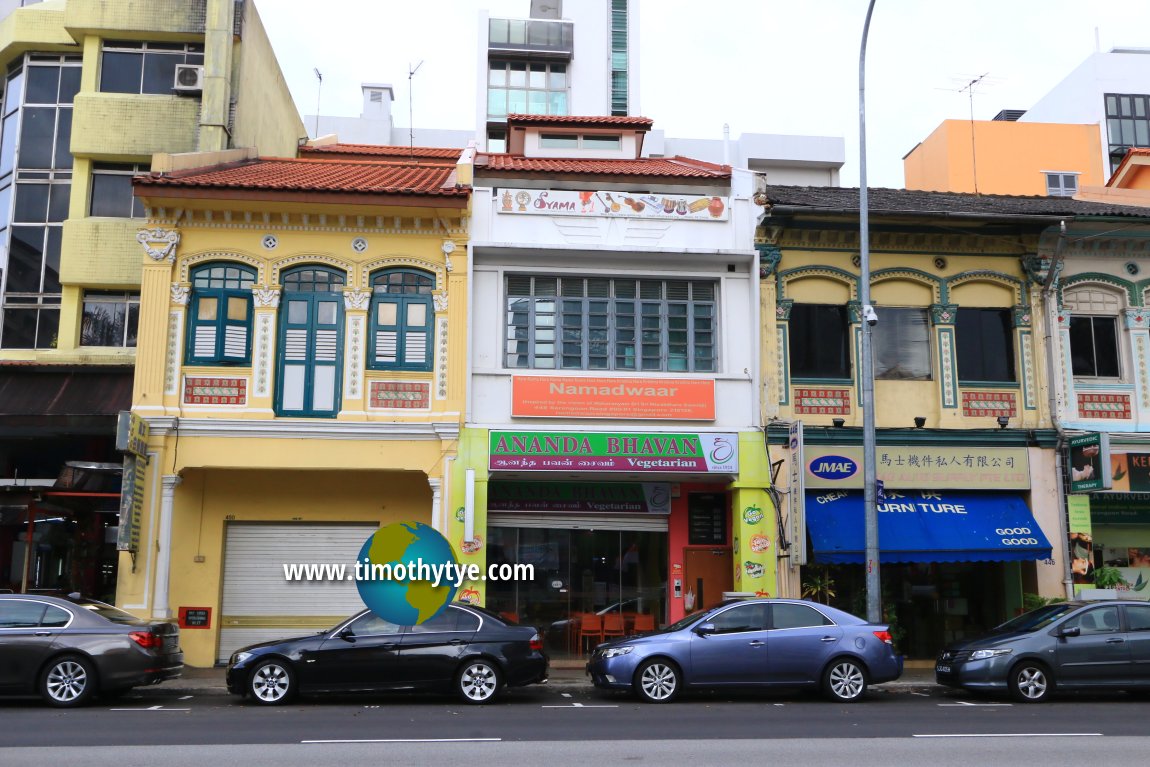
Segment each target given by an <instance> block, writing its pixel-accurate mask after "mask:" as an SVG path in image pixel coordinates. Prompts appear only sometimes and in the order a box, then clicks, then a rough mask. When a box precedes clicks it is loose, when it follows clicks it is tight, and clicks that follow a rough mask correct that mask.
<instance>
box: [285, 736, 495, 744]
mask: <svg viewBox="0 0 1150 767" xmlns="http://www.w3.org/2000/svg"><path fill="white" fill-rule="evenodd" d="M502 740H503V738H380V739H365V740H301V741H300V743H307V744H313V745H314V744H317V743H500V742H502Z"/></svg>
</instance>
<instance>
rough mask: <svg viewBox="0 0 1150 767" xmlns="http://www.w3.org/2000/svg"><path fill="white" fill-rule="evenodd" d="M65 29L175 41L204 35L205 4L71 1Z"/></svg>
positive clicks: (147, 0) (156, 0) (166, 0)
mask: <svg viewBox="0 0 1150 767" xmlns="http://www.w3.org/2000/svg"><path fill="white" fill-rule="evenodd" d="M206 1H207V2H212V3H217V2H221V0H206ZM227 1H228V2H230V0H227ZM64 26H65V27H67V28H68V30H69V31H71V32H72V33H73V34H75V35H82V34H99V35H103V36H106V37H121V38H123V37H125V36H126V33H125V30H133V31H135V32H136V34H135V35H132V36H131V37H130V38H128V39H142V38H141V34H142V33H147V34H143V38H146V39H149V40H159V39H172V38H173V36H180V35H183V36H187V35H195V34H203V31H204V10H203V3H202V2H194V3H192V2H187V0H111V1H110V2H109V0H68V2H67V5H66V7H65V11H64Z"/></svg>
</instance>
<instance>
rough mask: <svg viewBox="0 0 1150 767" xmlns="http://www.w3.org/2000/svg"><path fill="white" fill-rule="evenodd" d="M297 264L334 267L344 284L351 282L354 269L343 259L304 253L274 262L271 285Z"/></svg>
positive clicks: (365, 285)
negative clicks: (342, 276) (341, 274)
mask: <svg viewBox="0 0 1150 767" xmlns="http://www.w3.org/2000/svg"><path fill="white" fill-rule="evenodd" d="M297 264H326V265H327V266H331V267H334V268H335V269H338V270H339V271H341V272H343V273H344V281H345V283H348V284H350V283H351V281H352V280H351V277H352V270H353V269H354V265H353V264H351V263H348V262H347V261H344V260H343V259H340V258H336V257H335V256H330V255H322V254H319V253H304V254H302V255H298V256H291V257H289V258H284V259H281V260H279V261H276V262H275V263H274V264H272V268H271V281H272V282H273V283H279V282H280V275H281V274H283V271H284V270H285V269H288V268H290V267H292V266H295V265H297ZM364 287H367V284H366V283H365V284H364Z"/></svg>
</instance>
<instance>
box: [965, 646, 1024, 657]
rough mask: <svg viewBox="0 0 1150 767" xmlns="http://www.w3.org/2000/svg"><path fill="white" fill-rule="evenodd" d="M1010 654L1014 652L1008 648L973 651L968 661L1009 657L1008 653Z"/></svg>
mask: <svg viewBox="0 0 1150 767" xmlns="http://www.w3.org/2000/svg"><path fill="white" fill-rule="evenodd" d="M1012 652H1014V651H1013V650H1011V649H1010V648H1009V647H1000V648H997V649H994V650H975V651H974V652H972V653H971V654H970V659H971V660H986V659H987V658H993V657H995V656H997V655H1010V653H1012Z"/></svg>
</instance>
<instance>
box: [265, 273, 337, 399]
mask: <svg viewBox="0 0 1150 767" xmlns="http://www.w3.org/2000/svg"><path fill="white" fill-rule="evenodd" d="M280 282H281V283H282V284H283V289H284V293H283V297H282V298H281V300H280V310H279V315H280V360H279V377H278V380H277V383H276V391H277V397H276V412H277V413H278V414H279V415H290V416H306V417H327V418H330V417H334V416H335V415H336V414H337V413H338V412H339V386H340V363H341V359H342V356H343V355H342V345H343V286H344V285H345V284H346V283H347V275H346V274H344V273H343V272H340V271H337V270H335V269H330V268H327V267H317V266H301V267H297V268H295V269H292V270H291V271H289V272H284V273H283V275H282V276H281V277H280Z"/></svg>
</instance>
